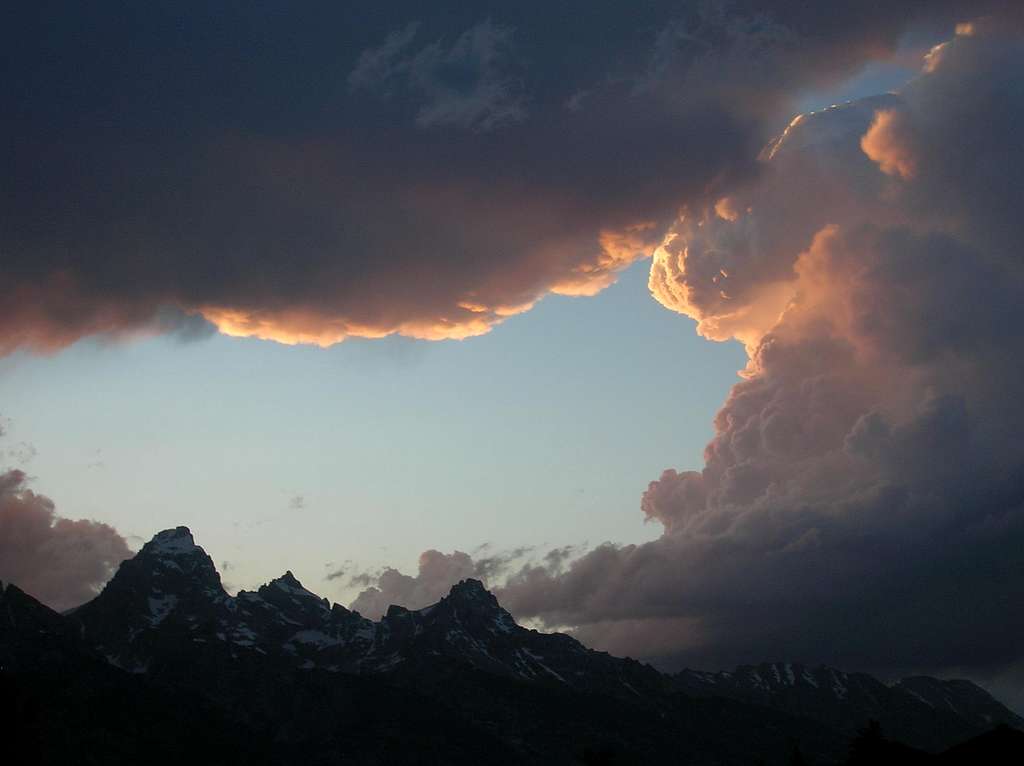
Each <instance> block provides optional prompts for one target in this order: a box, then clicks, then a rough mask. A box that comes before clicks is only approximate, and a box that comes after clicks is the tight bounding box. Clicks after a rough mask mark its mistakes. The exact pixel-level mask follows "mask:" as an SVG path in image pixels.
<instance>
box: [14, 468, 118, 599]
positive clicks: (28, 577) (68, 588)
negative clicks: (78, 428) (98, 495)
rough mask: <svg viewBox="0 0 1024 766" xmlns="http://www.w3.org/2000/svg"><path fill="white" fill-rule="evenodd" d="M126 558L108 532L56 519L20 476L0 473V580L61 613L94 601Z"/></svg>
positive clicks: (19, 473)
mask: <svg viewBox="0 0 1024 766" xmlns="http://www.w3.org/2000/svg"><path fill="white" fill-rule="evenodd" d="M130 555H131V551H130V550H129V549H128V545H127V544H126V543H125V540H124V538H123V537H121V535H120V534H118V533H117V531H116V530H115V529H114V528H113V527H110V526H108V525H106V524H101V523H99V522H96V521H84V520H83V521H72V520H71V519H64V518H61V517H59V516H57V514H56V511H55V509H54V505H53V501H51V500H50V499H49V498H47V497H44V496H43V495H37V494H36V493H35V492H33V491H32V490H30V489H28V487H27V486H26V477H25V474H24V473H23V472H22V471H18V470H13V471H7V472H6V473H0V581H3V582H4V583H5V584H6V583H14V584H15V585H17V586H18V587H19V588H21V589H22V590H24V591H25V592H27V593H30V594H31V595H32V596H34V597H36V598H38V599H39V600H40V601H43V602H44V603H46V604H48V605H49V606H51V607H53V608H54V609H58V610H62V609H67V608H69V607H72V606H78V605H79V604H81V603H83V602H85V601H88V600H89V599H90V598H92V597H93V596H95V595H96V594H97V593H98V592H99V589H100V588H101V587H102V586H103V584H104V583H106V581H107V580H108V579H109V578H110V575H111V574H113V572H114V569H116V567H117V565H118V564H120V563H121V561H123V560H124V559H126V558H128V557H129V556H130Z"/></svg>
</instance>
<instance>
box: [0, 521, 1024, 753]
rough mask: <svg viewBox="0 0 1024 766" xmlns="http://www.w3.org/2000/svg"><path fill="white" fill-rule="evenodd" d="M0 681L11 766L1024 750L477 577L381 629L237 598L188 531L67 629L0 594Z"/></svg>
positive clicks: (843, 681) (951, 693)
mask: <svg viewBox="0 0 1024 766" xmlns="http://www.w3.org/2000/svg"><path fill="white" fill-rule="evenodd" d="M0 684H2V686H0V692H2V695H3V699H4V702H3V703H2V704H3V708H2V709H0V714H2V719H0V720H5V721H8V722H16V723H17V726H15V727H13V728H12V730H13V731H16V732H17V734H16V736H17V738H18V742H19V745H20V746H21V747H22V748H23V749H24V750H25V752H28V753H30V754H32V755H30V757H29V759H28V760H25V761H24V762H25V763H40V764H48V763H95V764H120V763H125V764H128V763H133V764H134V763H140V762H145V763H179V764H180V763H182V762H183V761H184V762H189V763H224V764H228V763H246V764H261V763H266V764H292V763H295V764H298V763H303V764H333V763H360V764H361V763H381V764H384V763H388V764H390V763H453V764H462V763H481V762H485V761H486V762H488V763H498V764H502V763H508V764H519V763H551V764H555V763H559V764H564V763H647V764H650V763H671V764H686V763H692V764H754V763H759V762H760V763H765V764H785V763H791V762H793V758H799V759H801V762H804V763H811V764H816V763H821V764H826V763H835V764H839V763H843V762H846V761H847V760H849V762H850V763H866V762H869V761H870V759H871V758H875V759H876V761H877V762H878V763H883V762H884V763H889V762H893V763H895V762H901V763H902V762H906V763H917V762H932V761H934V762H936V763H960V762H967V761H964V760H963V759H964V758H970V757H973V753H975V751H977V750H978V749H979V748H980V749H981V750H983V751H984V752H986V753H989V757H994V758H998V757H999V756H998V755H992V754H993V753H998V752H1002V751H1006V752H1016V753H1017V754H1018V755H1020V754H1021V753H1024V748H1021V747H1020V742H1019V738H1020V737H1024V735H1021V734H1020V733H1019V732H1017V731H1016V730H1015V729H1019V728H1022V727H1024V721H1022V720H1021V719H1020V718H1019V717H1018V716H1016V715H1015V714H1014V713H1013V712H1012V711H1010V710H1008V709H1007V708H1006V707H1005V706H1003V705H1001V704H1000V703H999V702H998V701H996V700H995V699H993V698H992V697H991V696H990V695H988V694H987V692H985V691H984V690H983V689H981V688H980V687H978V686H976V685H974V684H972V683H970V682H967V681H942V680H938V679H934V678H927V677H914V678H907V679H903V680H902V681H899V682H897V683H895V684H891V685H887V684H884V683H882V682H881V681H879V680H877V679H875V678H873V677H872V676H870V675H867V674H863V673H845V672H842V671H839V670H837V669H834V668H828V667H813V668H812V667H807V666H803V665H799V664H787V663H765V664H762V665H757V666H753V665H750V666H741V667H739V668H736V669H734V670H732V671H723V672H719V673H704V672H699V671H690V670H688V671H683V672H681V673H677V674H672V675H670V674H664V673H661V672H659V671H657V670H656V669H654V668H653V667H651V666H649V665H646V664H644V663H640V662H637V661H635V660H631V659H624V658H618V657H613V656H611V655H609V654H607V653H605V652H599V651H594V650H592V649H589V648H587V647H585V646H584V645H582V644H581V643H579V642H578V641H577V640H575V639H574V638H572V637H571V636H567V635H564V634H558V633H553V634H545V633H540V632H538V631H535V630H529V629H527V628H524V627H522V626H520V625H518V624H517V623H516V621H515V620H514V619H513V617H512V615H510V614H509V613H508V612H507V611H506V610H505V609H503V608H502V607H501V605H500V604H499V603H498V601H497V600H496V599H495V597H494V596H493V594H491V593H490V592H489V591H488V590H487V589H486V588H485V587H484V585H483V583H481V582H480V581H478V580H472V579H469V580H463V581H462V582H459V583H457V584H456V585H454V586H453V587H452V589H451V591H450V592H449V594H448V595H447V596H445V597H444V598H442V599H441V600H440V601H438V602H437V603H436V604H433V605H431V606H428V607H425V608H423V609H417V610H410V609H406V608H404V607H402V606H397V605H396V606H392V607H390V608H389V609H388V611H387V613H386V614H385V615H384V616H383V617H382V618H381V619H380V620H378V621H373V620H369V619H367V618H365V617H363V616H362V615H360V614H359V613H358V612H354V611H350V610H348V609H346V608H344V607H343V606H340V605H337V604H334V605H332V604H330V603H329V602H328V601H327V600H326V599H324V598H321V597H320V596H318V595H316V594H315V593H313V592H311V591H309V590H307V589H306V588H305V587H304V586H303V585H302V584H301V583H300V582H299V581H298V580H297V579H296V578H295V576H294V575H293V574H292V573H291V572H286V573H285V574H283V575H282V576H281V577H278V578H277V579H275V580H272V581H271V582H269V583H267V584H266V585H263V586H261V587H260V588H259V589H258V590H256V591H240V592H239V593H238V594H237V596H231V595H229V594H228V593H227V592H226V591H225V589H224V587H223V585H222V583H221V579H220V575H219V574H218V573H217V570H216V568H215V566H214V564H213V561H212V560H211V559H210V557H209V556H208V555H207V554H206V552H205V551H204V550H203V549H202V548H201V547H199V546H198V545H196V543H195V540H194V539H193V537H192V534H191V532H190V531H189V530H188V529H187V528H185V527H178V528H176V529H169V530H166V531H163V532H160V533H159V534H157V535H156V536H155V537H154V538H153V539H152V540H151V541H150V542H148V543H147V544H146V545H145V546H143V548H142V550H141V551H139V553H138V554H137V555H135V556H134V557H133V558H131V559H129V560H127V561H125V562H123V563H122V564H121V566H120V568H119V569H118V571H117V573H116V574H115V576H114V577H113V578H112V579H111V580H110V582H109V583H108V584H107V586H106V587H105V588H104V590H103V591H102V592H101V593H100V594H99V595H98V596H97V597H96V598H95V599H93V600H92V601H90V602H88V603H86V604H84V605H82V606H80V607H78V608H76V609H73V610H70V611H69V612H67V613H65V614H63V615H61V614H58V613H56V612H54V611H52V610H50V609H48V608H47V607H45V606H43V605H42V604H40V603H39V602H37V601H36V600H35V599H33V598H32V597H31V596H30V595H28V594H26V593H24V592H23V591H21V590H20V589H19V588H18V587H17V586H16V585H12V584H6V585H3V586H2V592H0ZM1000 725H1002V726H1003V728H999V726H1000ZM1010 727H1014V728H1010ZM882 732H884V733H885V736H883V735H882ZM1017 735H1020V737H1018V736H1017ZM890 738H891V739H890ZM971 738H977V739H974V740H971ZM968 740H970V741H968ZM851 743H852V744H851ZM954 746H956V747H954ZM950 748H952V749H950ZM957 748H959V749H957ZM883 750H884V752H885V753H886V754H887V755H885V756H884V757H885V758H889V759H890V760H884V759H883V756H882V755H879V753H881V752H882V751H883ZM871 753H874V754H875V755H871ZM865 758H867V759H868V760H865ZM892 758H896V759H897V760H891V759H892ZM991 762H993V763H995V762H998V761H991Z"/></svg>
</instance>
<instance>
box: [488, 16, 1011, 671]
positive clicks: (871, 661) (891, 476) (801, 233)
mask: <svg viewBox="0 0 1024 766" xmlns="http://www.w3.org/2000/svg"><path fill="white" fill-rule="evenodd" d="M1021 21H1022V18H1021V16H1020V15H1019V13H1018V14H1016V15H1014V14H1006V15H1004V16H1003V17H1001V18H999V19H982V20H980V21H977V22H974V23H972V24H964V25H961V26H960V27H959V28H958V33H957V35H956V37H955V38H954V39H952V40H950V41H949V42H947V43H945V44H943V45H941V46H938V47H937V48H935V49H933V50H932V52H931V53H930V54H929V55H928V57H927V60H926V64H925V67H924V71H923V72H922V73H921V75H920V76H919V77H918V78H917V79H915V80H914V81H913V82H912V83H911V84H910V85H909V86H908V87H907V88H906V89H905V90H904V92H902V93H901V94H899V95H891V96H885V97H880V98H876V99H869V100H866V101H863V102H858V103H854V104H850V105H847V106H841V107H836V108H832V109H829V110H825V111H824V112H821V113H816V114H808V115H804V116H802V117H800V118H798V119H796V120H794V121H793V122H792V124H791V125H790V126H789V128H788V129H787V130H786V132H785V134H784V135H783V136H782V137H781V138H780V139H779V140H777V141H776V142H774V143H772V144H770V145H769V147H768V148H767V149H766V150H765V153H764V154H763V155H762V156H763V160H764V162H763V172H762V173H761V174H760V176H759V177H757V178H756V179H755V180H753V181H750V182H747V183H741V184H737V185H736V186H735V187H733V188H732V189H730V190H728V193H727V194H723V195H722V196H721V197H720V198H718V199H710V200H709V201H708V202H707V204H706V205H703V206H692V205H691V206H690V207H688V208H687V209H686V210H685V211H684V213H683V215H682V216H681V217H680V219H679V220H678V221H677V222H676V224H675V225H674V227H673V229H672V231H671V232H669V234H668V235H667V237H666V239H665V241H664V243H663V244H662V245H661V246H660V247H659V248H658V250H657V252H656V254H655V257H654V261H653V264H652V269H651V281H650V284H651V289H652V291H653V293H654V295H655V296H656V298H657V299H658V300H659V301H661V302H662V303H663V304H664V305H665V306H667V307H668V308H670V309H673V310H676V311H679V312H681V313H683V314H686V315H687V316H690V317H692V318H694V319H695V320H697V322H698V330H699V332H701V333H702V334H703V335H705V336H707V337H709V338H714V339H726V338H738V339H740V340H742V341H743V343H744V344H745V345H746V347H747V349H748V351H749V355H750V360H749V364H748V365H747V368H746V369H745V370H744V372H743V378H744V379H743V380H742V381H741V382H739V383H737V384H736V385H735V386H734V387H733V389H732V391H731V392H730V394H729V396H728V399H727V401H726V402H725V404H724V405H723V407H722V409H721V410H720V411H719V413H718V414H717V416H716V418H715V430H716V434H715V436H714V438H713V439H712V440H711V442H710V443H709V444H708V445H707V448H706V450H705V461H706V462H705V466H704V468H703V470H700V471H676V470H667V471H665V472H664V473H663V474H662V475H661V477H660V478H659V479H658V480H657V481H654V482H652V483H651V485H650V487H649V488H648V490H647V492H646V493H645V494H644V496H643V500H642V510H643V512H644V514H646V516H647V518H649V519H653V520H655V521H657V522H659V523H660V524H662V525H663V527H664V534H663V535H662V537H660V538H659V539H658V540H656V541H654V542H651V543H648V544H644V545H636V546H622V547H620V546H613V545H606V546H603V547H600V548H597V549H595V550H593V551H591V552H589V553H588V554H586V555H584V556H583V557H581V558H579V559H578V560H576V561H575V562H573V563H572V564H571V566H570V567H569V568H568V570H567V571H565V572H564V573H561V574H552V573H551V572H549V571H547V570H546V569H545V568H544V567H529V568H525V569H524V570H522V571H521V572H520V573H519V574H517V575H516V576H514V577H513V578H511V580H510V581H509V583H508V585H507V586H506V587H505V589H504V592H503V593H502V598H503V599H504V600H505V602H506V603H507V604H508V605H509V606H510V608H511V609H512V610H513V611H514V612H516V613H518V614H520V615H523V616H533V617H537V618H541V619H542V620H544V621H546V622H547V623H549V624H553V625H569V626H575V627H576V629H577V631H578V633H579V634H580V635H581V637H583V638H586V639H589V640H590V641H591V642H593V643H595V644H597V645H600V646H604V647H607V648H609V649H612V650H615V651H618V652H627V653H633V654H640V655H644V656H661V657H662V659H663V660H665V661H669V662H670V661H673V660H674V661H675V662H677V663H683V662H687V663H690V664H696V665H707V666H720V665H722V664H726V663H731V662H735V661H743V660H760V659H764V658H766V657H770V658H790V659H803V660H805V661H818V660H824V661H829V662H833V663H841V664H845V665H847V666H852V667H865V668H876V669H884V668H893V669H895V668H902V669H909V668H932V669H939V668H954V667H955V668H959V669H967V670H969V671H971V672H976V673H979V674H984V673H987V672H996V671H998V670H999V669H1000V668H1005V667H1010V666H1012V665H1013V664H1014V663H1015V662H1020V661H1021V660H1022V659H1024V658H1022V651H1024V647H1022V645H1021V643H1020V641H1019V636H1020V635H1022V632H1024V442H1022V441H1021V438H1020V434H1021V433H1022V431H1024V405H1022V400H1021V391H1020V377H1019V375H1020V369H1021V361H1020V360H1021V358H1022V356H1024V324H1022V322H1021V320H1020V317H1019V312H1020V307H1021V306H1022V305H1024V260H1022V254H1024V223H1022V219H1021V216H1020V194H1019V187H1020V182H1021V179H1022V178H1024V149H1022V145H1021V142H1020V139H1019V126H1020V124H1021V121H1022V120H1024V88H1022V85H1021V83H1022V82H1024V77H1022V74H1024V69H1022V66H1024V65H1022V62H1024V25H1022V23H1021Z"/></svg>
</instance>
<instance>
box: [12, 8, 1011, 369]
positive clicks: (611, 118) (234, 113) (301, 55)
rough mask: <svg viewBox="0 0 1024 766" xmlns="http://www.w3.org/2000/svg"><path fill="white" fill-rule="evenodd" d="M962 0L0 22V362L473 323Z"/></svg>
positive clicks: (556, 288) (692, 195) (618, 255)
mask: <svg viewBox="0 0 1024 766" xmlns="http://www.w3.org/2000/svg"><path fill="white" fill-rule="evenodd" d="M986 4H989V3H988V0H973V2H970V3H968V2H966V1H963V0H962V1H959V2H957V1H955V0H935V2H929V3H920V2H912V1H908V2H898V1H897V2H889V3H885V4H883V5H882V7H879V8H873V9H872V12H871V13H866V12H865V11H864V9H863V7H862V3H860V2H858V1H856V0H839V1H837V2H831V3H828V4H821V3H806V2H796V0H775V1H774V2H764V1H763V0H734V1H733V2H725V1H724V0H723V1H722V2H715V1H714V0H707V1H706V2H700V3H680V2H675V1H673V0H655V2H648V3H642V4H634V3H625V4H602V5H601V6H600V7H597V6H595V4H594V3H591V2H585V1H584V0H579V1H578V2H571V3H560V4H558V7H557V8H554V7H551V4H550V3H541V2H532V1H531V2H523V3H513V4H510V3H506V2H497V1H496V0H495V1H491V0H486V1H485V2H478V3H440V4H437V3H434V4H429V6H428V5H424V4H423V3H406V2H393V3H385V4H379V3H378V4H367V3H361V2H340V3H339V2H328V1H327V0H322V1H320V0H318V1H317V2H314V3H311V4H305V5H304V6H303V7H302V8H301V9H300V8H297V7H294V6H293V5H291V4H288V3H283V2H282V3H274V2H271V3H261V4H251V3H235V4H230V5H229V6H225V5H224V4H211V3H206V2H181V3H160V4H158V5H157V6H156V7H150V6H147V7H146V8H143V7H141V6H139V7H127V8H126V7H125V4H124V3H120V2H105V1H103V0H101V1H100V2H92V3H69V2H59V1H54V2H39V3H23V4H20V5H19V7H18V8H17V9H16V10H15V11H14V12H12V14H11V15H9V16H8V17H7V18H6V19H5V23H4V25H3V26H4V28H3V30H2V31H0V44H2V46H3V49H4V50H5V51H6V52H7V55H6V57H5V63H6V71H5V77H4V78H2V82H0V100H2V103H3V104H4V120H3V123H2V125H0V138H2V140H0V147H2V148H0V157H2V161H3V168H4V184H3V189H4V191H3V193H2V195H0V221H2V223H0V291H2V299H3V304H4V311H3V312H2V314H0V353H7V352H10V351H11V350H13V349H17V348H22V347H24V348H29V349H34V350H40V351H53V350H57V349H60V348H62V347H64V346H66V345H68V344H70V343H72V342H74V341H75V340H77V339H78V338H81V337H83V336H88V335H95V334H103V335H106V336H122V335H132V334H140V333H142V334H144V333H160V332H168V331H174V332H179V333H184V334H185V335H187V336H190V335H195V334H196V333H202V332H204V331H207V332H208V331H210V329H211V327H216V328H217V329H219V330H220V331H221V332H223V333H226V334H229V335H238V336H254V337H259V338H268V339H274V340H278V341H281V342H285V343H316V344H321V345H329V344H331V343H335V342H338V341H341V340H343V339H345V338H346V337H350V336H362V337H380V336H383V335H388V334H391V333H400V334H403V335H407V336H411V337H415V338H427V339H443V338H464V337H467V336H472V335H478V334H481V333H485V332H487V331H488V330H489V329H490V328H491V327H493V326H494V325H495V324H497V323H499V322H502V321H504V320H505V319H506V318H507V317H510V316H512V315H515V314H517V313H521V312H523V311H526V310H528V309H529V308H530V307H531V306H532V305H533V304H534V303H535V302H536V301H537V300H538V299H540V298H541V297H543V296H544V295H546V294H550V293H557V294H564V295H592V294H594V293H596V292H598V291H599V290H601V289H602V288H604V287H605V286H607V285H608V284H610V283H611V282H612V281H614V279H615V275H616V273H617V272H618V271H620V270H621V269H622V268H624V267H625V266H627V265H628V264H629V263H631V262H632V261H634V260H636V259H638V258H641V257H646V256H649V255H650V254H651V253H652V251H653V250H654V247H655V245H657V244H658V243H659V242H660V241H661V239H662V236H663V234H664V232H665V229H666V227H667V226H668V225H670V224H671V222H672V220H673V219H674V217H675V215H676V213H677V211H678V209H679V206H680V205H681V204H684V203H688V202H689V203H692V202H693V201H694V200H696V199H699V198H701V197H703V196H704V195H706V194H707V193H709V192H713V191H714V190H715V189H716V188H718V187H720V186H722V185H723V184H727V183H731V182H735V181H737V180H738V179H742V178H749V177H751V176H753V175H755V174H756V173H757V165H756V163H754V162H753V161H752V160H753V157H754V155H755V154H756V147H758V146H760V145H761V144H762V143H763V140H764V139H765V138H766V136H767V134H768V133H769V132H771V131H773V130H774V126H775V125H776V124H777V122H778V120H779V119H780V118H781V117H782V116H783V115H784V114H786V113H788V112H791V111H792V106H791V99H792V98H793V97H794V96H795V95H796V94H798V93H799V92H800V91H801V90H802V89H806V88H808V87H815V86H819V85H822V84H825V83H828V82H831V81H834V80H835V79H836V78H839V77H842V76H844V75H845V74H848V73H850V72H852V71H855V70H856V68H857V67H859V66H861V65H862V64H863V63H864V61H866V60H868V59H872V58H883V57H885V56H887V55H889V54H891V53H892V52H893V50H894V49H895V47H896V45H897V43H898V41H899V39H900V36H901V34H902V33H903V32H904V31H905V30H907V29H908V28H909V27H910V26H911V25H912V24H913V23H914V22H915V21H917V20H920V18H921V17H923V16H927V17H928V18H929V19H937V20H939V21H941V20H943V19H945V20H947V21H950V22H952V21H953V20H955V18H956V14H957V12H958V9H963V8H965V7H974V8H977V7H981V6H982V5H986ZM991 4H993V5H998V3H997V2H994V3H991ZM826 6H827V7H826ZM899 126H900V123H897V122H894V123H891V124H889V123H886V124H885V125H883V127H882V128H880V129H879V135H878V139H879V141H877V142H876V143H877V146H878V149H879V151H889V150H890V149H891V146H892V145H891V144H886V143H884V142H882V141H881V138H882V131H883V130H885V131H889V132H891V131H893V130H895V129H896V128H898V127H899ZM894 140H895V139H894ZM887 161H888V162H895V163H896V165H894V167H897V168H899V167H902V165H901V164H900V162H902V160H900V159H891V160H887ZM722 209H723V210H725V209H726V208H725V207H723V208H722ZM731 278H732V277H731ZM737 278H738V277H737ZM751 278H752V277H751ZM761 287H763V285H761ZM751 289H754V288H753V287H752V288H751ZM766 300H767V298H766Z"/></svg>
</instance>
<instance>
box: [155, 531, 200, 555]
mask: <svg viewBox="0 0 1024 766" xmlns="http://www.w3.org/2000/svg"><path fill="white" fill-rule="evenodd" d="M197 550H202V549H201V548H200V547H199V546H198V545H196V541H195V539H194V538H193V537H192V531H191V530H190V529H189V528H188V527H175V528H174V529H165V530H163V531H162V532H157V533H156V534H155V535H153V539H152V540H150V541H149V542H148V543H146V544H145V545H144V546H143V547H142V552H143V553H153V554H156V555H159V556H180V555H188V554H192V553H194V552H195V551H197Z"/></svg>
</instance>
